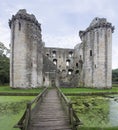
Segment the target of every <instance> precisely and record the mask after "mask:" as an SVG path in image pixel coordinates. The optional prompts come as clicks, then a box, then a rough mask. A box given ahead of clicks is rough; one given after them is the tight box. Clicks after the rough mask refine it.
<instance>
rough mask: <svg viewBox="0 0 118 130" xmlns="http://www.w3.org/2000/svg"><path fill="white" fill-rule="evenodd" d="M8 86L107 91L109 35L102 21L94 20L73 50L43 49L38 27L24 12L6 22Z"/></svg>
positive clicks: (109, 70) (110, 65)
mask: <svg viewBox="0 0 118 130" xmlns="http://www.w3.org/2000/svg"><path fill="white" fill-rule="evenodd" d="M9 27H10V29H11V56H10V86H11V87H13V88H36V87H42V86H60V87H93V88H111V87H112V82H111V76H112V71H111V69H112V33H113V31H114V27H113V26H112V24H111V23H109V22H107V20H106V19H105V18H95V19H94V20H93V21H92V22H91V24H90V26H89V27H88V28H87V29H86V30H85V31H80V32H79V36H80V38H81V41H82V42H81V43H80V44H77V45H76V46H75V48H74V49H65V48H49V47H45V45H44V43H43V41H42V35H41V25H40V23H39V22H38V21H37V20H36V18H35V16H34V15H32V14H28V13H27V12H26V10H25V9H22V10H19V11H18V12H17V14H16V15H15V16H14V15H13V16H12V19H11V20H9Z"/></svg>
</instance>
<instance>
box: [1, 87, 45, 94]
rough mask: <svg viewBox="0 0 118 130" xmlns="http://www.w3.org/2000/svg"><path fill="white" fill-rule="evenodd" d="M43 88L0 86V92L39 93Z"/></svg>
mask: <svg viewBox="0 0 118 130" xmlns="http://www.w3.org/2000/svg"><path fill="white" fill-rule="evenodd" d="M42 90H43V88H34V89H13V88H10V86H0V92H8V93H40V92H41V91H42Z"/></svg>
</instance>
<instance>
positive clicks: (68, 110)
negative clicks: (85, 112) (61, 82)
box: [56, 87, 82, 130]
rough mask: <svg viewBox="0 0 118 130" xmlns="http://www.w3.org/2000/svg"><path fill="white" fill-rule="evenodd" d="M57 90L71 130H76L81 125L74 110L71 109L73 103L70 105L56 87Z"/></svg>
mask: <svg viewBox="0 0 118 130" xmlns="http://www.w3.org/2000/svg"><path fill="white" fill-rule="evenodd" d="M56 88H57V90H58V95H59V97H60V98H61V101H62V104H63V107H64V109H65V111H66V113H67V115H68V116H69V121H70V124H71V126H72V130H77V128H78V126H79V125H82V122H81V120H80V119H79V117H78V116H77V114H76V112H75V110H74V109H73V103H71V102H70V101H69V100H68V99H67V97H66V96H65V95H64V94H63V93H62V91H61V90H60V89H59V87H56Z"/></svg>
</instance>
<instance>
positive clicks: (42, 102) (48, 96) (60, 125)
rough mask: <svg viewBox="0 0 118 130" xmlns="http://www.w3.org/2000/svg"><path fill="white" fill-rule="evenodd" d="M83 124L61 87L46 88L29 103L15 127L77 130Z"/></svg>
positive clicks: (41, 129) (28, 129)
mask: <svg viewBox="0 0 118 130" xmlns="http://www.w3.org/2000/svg"><path fill="white" fill-rule="evenodd" d="M80 124H81V122H80V120H79V118H78V117H77V115H76V113H75V111H74V110H73V108H72V104H71V103H70V102H69V101H68V99H67V98H66V97H65V95H64V94H63V93H62V92H61V91H60V89H59V88H57V87H56V88H45V89H44V90H43V91H42V93H40V94H39V95H38V96H37V97H36V98H35V99H34V100H33V101H31V102H29V103H28V104H27V108H26V110H25V113H24V115H23V116H22V118H21V119H20V121H19V122H18V124H17V125H15V127H17V128H20V129H21V130H77V129H78V126H79V125H80Z"/></svg>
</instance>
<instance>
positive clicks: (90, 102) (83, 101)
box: [69, 96, 118, 130]
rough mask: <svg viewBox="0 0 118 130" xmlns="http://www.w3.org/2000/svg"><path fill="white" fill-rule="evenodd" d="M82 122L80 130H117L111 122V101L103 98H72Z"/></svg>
mask: <svg viewBox="0 0 118 130" xmlns="http://www.w3.org/2000/svg"><path fill="white" fill-rule="evenodd" d="M69 98H70V99H71V101H72V102H74V104H73V107H74V109H75V111H76V113H77V115H78V117H79V118H80V120H81V121H82V123H83V125H82V126H80V130H117V129H118V127H113V126H112V124H111V122H109V107H110V106H109V99H108V98H104V97H102V96H86V97H85V96H73V97H72V96H70V97H69Z"/></svg>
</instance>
